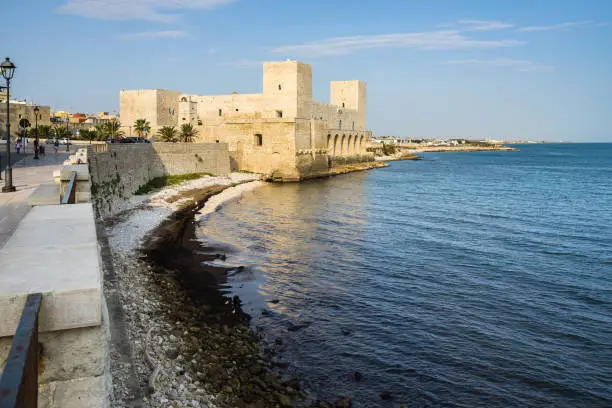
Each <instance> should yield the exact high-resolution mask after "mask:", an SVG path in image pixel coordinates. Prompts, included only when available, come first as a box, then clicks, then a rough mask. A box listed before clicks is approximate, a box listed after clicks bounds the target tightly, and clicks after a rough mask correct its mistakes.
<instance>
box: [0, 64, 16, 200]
mask: <svg viewBox="0 0 612 408" xmlns="http://www.w3.org/2000/svg"><path fill="white" fill-rule="evenodd" d="M15 68H17V67H16V66H15V64H13V62H12V61H11V60H10V59H9V58H8V57H6V59H5V60H4V62H3V63H2V64H0V70H1V71H2V76H3V77H4V79H5V80H6V153H7V154H6V167H5V171H4V175H5V176H6V177H5V182H4V187H2V192H3V193H10V192H13V191H15V190H16V189H15V186H14V185H13V168H12V167H11V116H10V114H9V109H10V106H11V102H10V99H11V79H13V75H14V74H15Z"/></svg>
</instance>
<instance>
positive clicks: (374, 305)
mask: <svg viewBox="0 0 612 408" xmlns="http://www.w3.org/2000/svg"><path fill="white" fill-rule="evenodd" d="M519 148H520V149H521V150H520V151H519V152H481V153H429V154H425V156H424V160H422V161H419V162H412V161H408V162H394V163H392V165H391V167H388V168H385V169H377V170H373V171H368V172H360V173H353V174H349V175H344V176H339V177H335V178H330V179H326V180H318V181H312V182H305V183H300V184H287V185H280V184H275V185H267V186H264V187H262V188H260V189H257V190H255V191H253V192H251V193H248V194H246V195H245V196H244V197H243V198H242V199H241V200H239V201H236V202H233V203H230V204H228V205H226V206H225V207H223V208H222V209H221V210H220V211H219V212H218V213H216V214H214V215H212V216H211V217H209V218H208V219H206V220H203V221H202V222H201V227H200V229H199V231H198V233H199V234H200V237H201V239H202V240H204V241H206V242H213V243H217V244H219V243H220V244H222V245H224V246H226V247H227V251H228V257H227V261H226V263H227V264H230V265H236V266H238V265H244V266H246V268H245V269H244V270H241V271H239V272H238V271H237V272H236V273H235V274H232V275H231V285H230V288H229V289H228V290H230V291H232V292H233V293H236V294H238V295H239V296H240V297H241V299H242V300H243V302H244V309H245V311H247V312H248V313H251V314H252V316H253V321H252V323H253V326H254V327H259V328H261V329H262V330H263V333H264V334H265V336H266V339H267V341H269V342H270V343H271V344H272V343H274V342H275V340H277V339H279V342H280V343H281V344H280V345H275V347H276V348H277V349H278V350H279V353H280V356H279V359H280V360H282V361H285V362H287V363H289V364H290V369H291V370H295V372H297V373H299V374H300V375H301V376H302V378H303V379H304V381H305V383H306V385H307V387H308V388H309V389H311V390H313V397H314V398H326V399H334V398H336V397H339V396H344V395H346V396H350V397H352V398H353V403H354V406H356V407H378V406H380V407H397V406H399V404H402V403H407V404H408V406H410V407H411V408H413V407H572V408H574V407H612V144H573V145H523V146H519ZM263 310H267V311H268V312H264V313H262V311H263ZM355 371H359V372H360V373H362V374H363V379H362V380H361V381H356V380H355V379H354V375H353V373H354V372H355ZM315 391H316V392H315ZM383 391H384V392H388V393H389V394H390V396H391V397H392V400H391V401H384V400H382V399H381V398H380V393H381V392H383Z"/></svg>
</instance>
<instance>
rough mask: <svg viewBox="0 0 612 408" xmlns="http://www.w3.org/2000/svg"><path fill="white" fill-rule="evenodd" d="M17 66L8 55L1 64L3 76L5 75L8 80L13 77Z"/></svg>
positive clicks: (0, 68)
mask: <svg viewBox="0 0 612 408" xmlns="http://www.w3.org/2000/svg"><path fill="white" fill-rule="evenodd" d="M15 68H17V67H16V66H15V64H13V62H12V61H11V60H10V59H9V58H8V57H6V59H5V60H4V62H3V63H2V64H0V70H2V76H3V77H4V79H6V80H7V81H10V80H11V79H13V75H14V74H15Z"/></svg>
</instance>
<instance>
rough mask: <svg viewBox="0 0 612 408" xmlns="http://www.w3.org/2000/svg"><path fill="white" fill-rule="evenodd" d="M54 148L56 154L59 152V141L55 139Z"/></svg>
mask: <svg viewBox="0 0 612 408" xmlns="http://www.w3.org/2000/svg"><path fill="white" fill-rule="evenodd" d="M53 148H54V149H55V154H57V151H58V150H59V140H57V139H55V143H53Z"/></svg>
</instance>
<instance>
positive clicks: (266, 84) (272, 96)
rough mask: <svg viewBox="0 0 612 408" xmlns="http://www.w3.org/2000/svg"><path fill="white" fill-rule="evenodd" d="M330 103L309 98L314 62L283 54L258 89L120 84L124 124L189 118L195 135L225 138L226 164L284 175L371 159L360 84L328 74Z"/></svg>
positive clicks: (313, 173)
mask: <svg viewBox="0 0 612 408" xmlns="http://www.w3.org/2000/svg"><path fill="white" fill-rule="evenodd" d="M330 88H331V89H330V102H331V103H330V104H327V103H321V102H315V101H313V99H312V67H311V66H310V65H308V64H305V63H302V62H298V61H293V60H287V61H283V62H268V63H264V66H263V92H262V93H260V94H238V93H232V94H229V95H211V96H204V95H190V94H183V93H181V92H176V91H169V90H163V89H147V90H122V91H121V93H120V117H121V122H122V123H123V124H124V125H128V124H130V125H131V124H133V123H134V122H135V121H136V120H137V119H146V120H148V121H149V122H150V123H151V128H152V129H151V130H152V133H154V134H155V132H157V130H159V128H161V127H162V126H177V127H180V126H181V125H183V124H187V123H189V124H191V125H193V127H194V128H195V129H196V130H197V132H198V133H197V139H198V141H207V142H218V143H219V142H221V143H227V144H228V147H229V151H230V158H231V162H232V169H234V170H238V169H239V170H247V171H253V172H257V173H263V174H267V175H269V176H270V177H271V178H274V179H279V180H287V181H291V180H293V181H295V180H301V179H305V178H310V177H317V176H322V175H326V174H330V173H332V172H333V169H334V168H335V167H338V166H343V165H347V164H351V163H363V162H366V163H367V162H371V161H373V160H374V159H373V155H372V154H370V153H367V152H366V146H367V145H368V143H369V141H370V139H371V136H372V133H371V132H370V131H368V130H367V127H366V84H365V82H362V81H334V82H331V87H330Z"/></svg>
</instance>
